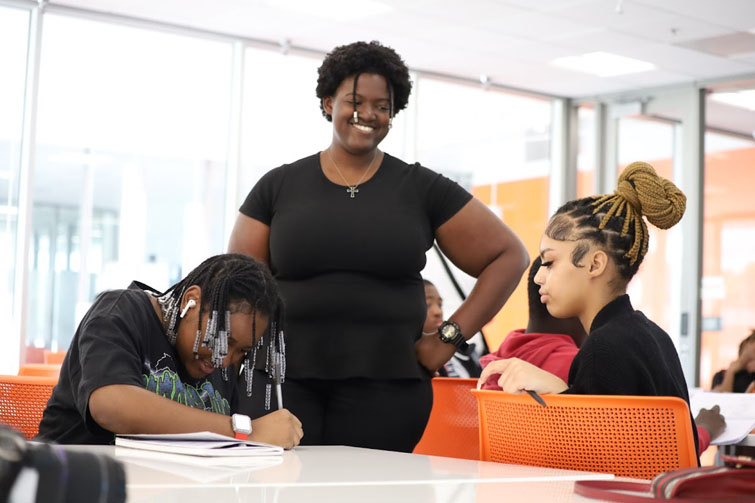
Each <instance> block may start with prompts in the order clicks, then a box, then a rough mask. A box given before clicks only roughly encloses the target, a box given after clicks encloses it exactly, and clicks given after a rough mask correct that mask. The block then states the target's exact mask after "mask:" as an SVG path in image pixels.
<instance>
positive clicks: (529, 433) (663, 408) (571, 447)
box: [472, 390, 697, 479]
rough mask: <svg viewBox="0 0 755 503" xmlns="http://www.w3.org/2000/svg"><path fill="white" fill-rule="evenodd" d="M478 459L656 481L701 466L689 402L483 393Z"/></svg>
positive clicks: (477, 395)
mask: <svg viewBox="0 0 755 503" xmlns="http://www.w3.org/2000/svg"><path fill="white" fill-rule="evenodd" d="M472 393H474V395H475V396H476V397H477V401H478V404H479V413H480V457H481V459H482V460H484V461H498V462H501V463H513V464H520V465H533V466H544V467H549V468H562V469H570V470H585V471H590V472H608V473H613V474H615V475H617V476H623V477H633V478H641V479H651V478H653V477H655V476H656V475H658V474H659V473H661V472H665V471H668V470H675V469H678V468H688V467H694V466H697V451H696V449H695V441H694V437H693V434H692V422H691V418H690V414H689V408H688V407H687V403H686V402H685V401H684V400H682V399H681V398H676V397H645V396H606V395H543V399H544V400H545V402H546V404H547V407H543V406H542V405H540V404H538V403H537V402H535V400H534V399H533V398H532V397H530V396H529V395H526V394H525V395H511V394H508V393H503V392H501V391H478V390H474V391H473V392H472Z"/></svg>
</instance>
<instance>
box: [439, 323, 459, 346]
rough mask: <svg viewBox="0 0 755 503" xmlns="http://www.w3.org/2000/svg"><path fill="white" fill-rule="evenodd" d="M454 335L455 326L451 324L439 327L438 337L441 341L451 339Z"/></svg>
mask: <svg viewBox="0 0 755 503" xmlns="http://www.w3.org/2000/svg"><path fill="white" fill-rule="evenodd" d="M454 337H456V327H454V326H453V325H451V324H448V325H443V326H442V327H440V338H441V339H443V342H448V341H451V340H452V339H453V338H454Z"/></svg>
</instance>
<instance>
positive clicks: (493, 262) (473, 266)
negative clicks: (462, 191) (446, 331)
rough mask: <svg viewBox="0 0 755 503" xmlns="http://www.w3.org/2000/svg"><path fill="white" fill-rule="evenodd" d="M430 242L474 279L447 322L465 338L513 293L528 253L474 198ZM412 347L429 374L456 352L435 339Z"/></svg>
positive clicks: (484, 322)
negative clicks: (436, 243) (457, 326)
mask: <svg viewBox="0 0 755 503" xmlns="http://www.w3.org/2000/svg"><path fill="white" fill-rule="evenodd" d="M435 238H436V240H437V241H438V245H439V246H440V248H441V250H442V251H443V253H445V254H446V256H447V257H448V258H449V259H450V260H451V262H453V263H454V265H456V266H457V267H458V268H459V269H461V270H462V271H464V272H465V273H467V274H469V275H470V276H474V277H475V278H477V282H476V283H475V286H474V288H473V289H472V291H471V292H470V293H469V296H468V297H467V299H466V300H465V301H464V303H463V304H462V305H461V306H460V307H459V309H457V310H456V312H455V313H453V314H452V315H451V316H450V317H449V318H448V319H449V320H452V321H454V322H456V323H457V324H458V325H459V327H460V328H461V333H462V334H463V335H464V337H465V338H470V337H472V336H473V335H474V334H476V333H477V332H478V331H479V330H480V329H481V328H482V327H483V326H484V325H485V324H486V323H487V322H488V321H490V320H491V319H492V318H493V316H495V315H496V313H498V311H499V310H500V309H501V307H502V306H503V304H504V303H505V302H506V300H508V298H509V296H510V295H511V293H512V292H513V291H514V289H516V287H517V285H518V284H519V280H520V278H521V277H522V273H523V272H524V271H525V269H526V268H527V265H528V264H529V256H528V255H527V250H526V249H525V248H524V244H522V242H521V240H520V239H519V237H518V236H517V235H516V234H514V232H513V231H512V230H511V229H510V228H509V227H508V226H507V225H506V224H504V223H503V222H502V221H501V220H500V219H499V218H498V217H497V216H495V215H494V214H493V213H492V212H491V211H490V210H489V209H488V208H487V207H486V206H485V205H484V204H482V203H481V202H480V201H478V200H477V199H472V200H471V201H469V202H468V203H467V204H466V205H465V206H464V207H463V208H462V209H461V210H459V212H458V213H456V215H454V216H453V217H451V218H450V219H449V220H448V221H447V222H445V223H444V224H443V225H441V226H440V227H438V229H437V231H436V233H435ZM415 347H416V351H417V359H418V360H419V362H420V363H421V364H422V365H423V366H424V367H425V368H427V369H428V370H430V371H435V370H437V369H438V368H440V366H442V365H443V364H444V363H446V362H447V361H448V359H449V358H451V356H452V355H453V354H454V352H455V351H456V348H455V347H454V346H453V345H452V344H446V343H444V342H442V341H441V340H440V338H439V337H438V336H437V335H427V336H423V337H421V338H420V339H419V341H417V344H416V346H415Z"/></svg>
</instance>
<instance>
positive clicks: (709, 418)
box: [480, 257, 726, 454]
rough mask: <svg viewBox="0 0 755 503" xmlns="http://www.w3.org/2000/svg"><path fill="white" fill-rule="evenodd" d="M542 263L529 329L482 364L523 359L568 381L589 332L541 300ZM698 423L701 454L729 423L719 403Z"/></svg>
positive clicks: (531, 291)
mask: <svg viewBox="0 0 755 503" xmlns="http://www.w3.org/2000/svg"><path fill="white" fill-rule="evenodd" d="M541 265H542V261H541V259H540V257H537V258H536V259H535V260H533V261H532V266H531V267H530V271H529V276H528V279H527V297H528V304H529V320H528V321H527V328H526V329H517V330H512V331H511V332H509V334H508V335H507V336H506V338H505V339H504V340H503V342H502V343H501V346H500V347H499V348H498V350H497V351H495V352H494V353H489V354H487V355H485V356H483V357H482V358H480V365H482V367H483V368H485V367H486V366H487V365H488V364H489V363H490V362H493V361H496V360H505V359H507V358H519V359H520V360H524V361H526V362H529V363H531V364H533V365H535V366H537V367H539V368H541V369H543V370H545V371H548V372H550V373H551V374H553V375H556V376H558V377H560V378H561V379H563V380H564V381H566V380H567V378H568V376H569V368H570V367H571V364H572V360H574V357H575V356H576V355H577V351H579V348H580V346H582V343H583V342H584V341H585V338H586V337H587V334H586V333H585V330H584V328H583V327H582V324H581V323H580V322H579V319H578V318H565V319H558V318H554V317H553V316H551V314H550V313H549V312H548V309H547V308H546V306H545V304H543V303H542V302H540V294H539V292H538V290H539V288H540V287H539V286H538V285H537V284H536V283H535V275H536V274H537V271H538V269H540V266H541ZM499 377H500V374H493V375H491V376H490V377H488V379H487V380H486V381H485V382H484V383H483V384H482V389H489V390H500V389H501V387H500V386H499V385H498V378H499ZM695 425H696V426H697V434H698V440H699V446H698V454H702V453H703V452H704V451H705V449H707V448H708V446H709V445H710V440H711V438H715V437H716V436H718V435H719V434H720V433H721V432H722V431H723V430H724V428H725V427H726V422H725V420H724V416H722V415H721V413H720V412H719V408H718V406H715V407H713V408H712V409H702V410H700V413H699V414H698V415H697V417H695Z"/></svg>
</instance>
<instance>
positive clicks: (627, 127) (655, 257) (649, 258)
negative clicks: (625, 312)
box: [613, 117, 679, 342]
mask: <svg viewBox="0 0 755 503" xmlns="http://www.w3.org/2000/svg"><path fill="white" fill-rule="evenodd" d="M617 149H618V153H617V155H618V164H619V169H618V173H621V171H622V170H623V169H624V168H625V167H626V166H627V165H628V164H630V163H632V162H634V161H645V162H648V163H650V164H651V165H652V166H653V167H654V168H655V170H656V171H657V172H658V174H659V175H661V176H663V177H664V178H667V179H669V180H673V179H674V177H673V157H674V126H673V125H672V124H670V123H667V122H659V121H653V120H648V119H641V118H632V117H626V118H621V119H619V124H618V142H617ZM617 178H618V176H617ZM613 186H614V187H615V186H616V183H615V182H614V183H613ZM648 231H649V236H650V240H649V244H648V252H647V255H645V259H644V260H643V262H642V265H640V269H639V271H638V272H637V274H636V275H635V276H634V278H633V279H632V281H630V283H629V287H628V289H627V293H629V296H630V297H631V298H632V305H633V306H634V308H635V309H638V310H640V311H642V312H643V313H645V315H646V316H647V317H648V318H650V319H651V320H653V321H654V322H655V323H656V324H658V326H660V327H661V328H663V329H664V330H665V331H666V332H668V334H669V335H670V336H671V339H672V340H674V342H678V337H679V334H678V333H675V331H674V330H673V329H672V320H671V316H672V315H673V313H674V312H675V311H674V310H673V309H672V305H671V303H670V302H669V297H670V295H669V288H670V285H672V275H671V272H672V270H671V269H672V262H673V261H675V260H677V258H676V257H677V256H678V255H676V254H675V253H674V250H673V246H672V243H673V242H674V240H673V238H672V236H673V235H674V234H675V233H677V232H678V231H679V228H678V227H677V228H671V229H670V230H666V231H662V230H659V229H657V228H656V227H654V226H653V225H652V224H649V225H648Z"/></svg>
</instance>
